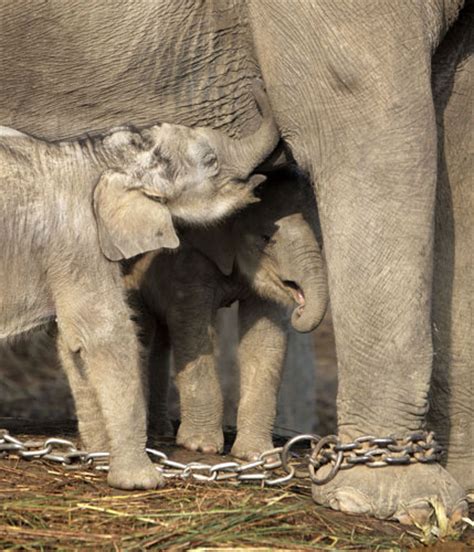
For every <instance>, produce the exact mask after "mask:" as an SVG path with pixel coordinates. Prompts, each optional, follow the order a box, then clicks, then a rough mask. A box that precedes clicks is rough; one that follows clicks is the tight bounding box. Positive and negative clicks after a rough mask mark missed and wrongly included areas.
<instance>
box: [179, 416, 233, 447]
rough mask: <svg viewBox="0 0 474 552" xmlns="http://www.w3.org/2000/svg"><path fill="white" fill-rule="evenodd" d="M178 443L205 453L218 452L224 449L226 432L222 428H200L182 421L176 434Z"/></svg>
mask: <svg viewBox="0 0 474 552" xmlns="http://www.w3.org/2000/svg"><path fill="white" fill-rule="evenodd" d="M176 443H177V444H178V445H180V446H182V447H184V448H186V449H188V450H194V451H198V450H199V451H201V452H204V453H205V454H218V453H219V452H222V451H223V449H224V433H223V432H222V428H218V429H207V428H205V427H200V428H199V429H197V428H195V427H192V426H190V425H187V424H186V423H182V424H181V425H180V426H179V429H178V434H177V435H176Z"/></svg>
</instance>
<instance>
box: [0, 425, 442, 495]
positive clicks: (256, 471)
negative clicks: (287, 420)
mask: <svg viewBox="0 0 474 552" xmlns="http://www.w3.org/2000/svg"><path fill="white" fill-rule="evenodd" d="M302 443H306V444H307V445H306V448H305V449H302V448H301V445H302ZM296 448H297V449H298V451H296V450H295V449H296ZM146 451H147V452H148V454H149V455H150V456H151V457H152V459H153V461H154V462H155V463H156V467H157V470H159V471H160V472H161V473H162V474H163V477H165V478H168V479H175V478H178V479H183V480H188V479H193V480H195V481H201V482H210V481H216V482H220V481H234V482H238V483H240V482H258V483H260V484H262V485H267V486H274V485H282V484H284V483H288V482H289V481H291V480H292V479H294V478H307V477H308V475H309V477H310V479H311V481H312V482H313V483H314V484H316V485H324V484H325V483H328V482H329V481H331V480H332V479H334V477H335V476H336V475H337V473H338V472H339V471H340V470H347V469H351V468H353V467H355V466H358V465H363V466H367V467H369V468H379V467H387V466H407V465H410V464H413V463H416V462H420V463H427V464H428V463H434V462H439V460H440V458H441V455H442V448H441V446H440V445H439V444H438V443H437V442H436V440H435V437H434V434H433V432H417V433H411V434H410V435H408V436H407V437H404V438H402V439H395V438H393V437H383V438H381V437H374V436H372V435H364V436H362V437H358V438H357V439H354V441H352V442H350V443H343V442H341V441H340V440H339V438H338V437H337V436H336V435H328V436H326V437H320V436H319V435H312V434H304V435H297V436H295V437H292V438H291V439H289V440H288V441H287V442H286V444H285V445H284V446H283V447H276V448H273V449H270V450H267V451H265V452H263V453H262V454H260V456H259V457H258V459H257V460H255V461H253V462H247V463H242V462H236V461H225V462H220V463H217V464H206V463H202V462H189V463H187V464H184V463H182V462H177V461H176V460H171V459H170V458H169V457H168V455H167V454H165V453H164V452H162V451H159V450H156V449H153V448H147V449H146ZM9 457H18V458H21V459H25V460H33V459H35V460H47V461H49V462H53V463H57V464H60V465H62V466H64V467H65V468H66V469H90V468H91V469H94V470H97V471H107V470H108V468H109V466H108V459H109V453H108V452H87V451H84V450H80V449H78V448H77V447H76V445H75V444H74V443H73V442H72V441H69V440H67V439H60V438H56V437H50V438H48V439H45V440H44V441H33V440H31V441H21V440H20V439H18V438H16V437H14V436H12V435H10V433H9V432H8V431H7V430H4V429H0V458H9ZM324 466H328V468H327V473H326V475H324V476H323V477H320V476H318V472H319V470H320V469H321V468H323V467H324Z"/></svg>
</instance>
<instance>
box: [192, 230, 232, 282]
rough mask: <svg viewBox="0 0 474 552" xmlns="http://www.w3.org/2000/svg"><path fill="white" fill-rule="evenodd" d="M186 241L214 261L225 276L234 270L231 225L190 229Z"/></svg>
mask: <svg viewBox="0 0 474 552" xmlns="http://www.w3.org/2000/svg"><path fill="white" fill-rule="evenodd" d="M185 237H186V241H187V242H188V243H190V244H191V245H192V246H193V247H194V248H195V249H197V250H198V251H200V252H201V253H202V254H203V255H204V256H205V257H207V258H208V259H209V260H210V261H212V262H213V263H214V264H215V265H216V266H217V268H218V269H219V270H220V271H221V272H222V274H224V275H225V276H229V275H230V274H231V273H232V270H233V268H234V260H235V246H234V242H233V239H232V225H231V223H229V222H227V223H220V224H217V225H216V226H212V227H208V228H189V229H188V230H187V231H186V234H185Z"/></svg>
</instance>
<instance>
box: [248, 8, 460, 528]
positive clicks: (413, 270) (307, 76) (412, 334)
mask: <svg viewBox="0 0 474 552" xmlns="http://www.w3.org/2000/svg"><path fill="white" fill-rule="evenodd" d="M426 6H427V4H425V3H423V4H422V3H420V4H413V5H412V4H410V6H407V4H405V3H392V4H391V5H390V9H387V3H386V2H379V1H374V2H371V3H370V14H364V13H363V10H361V9H360V4H358V3H353V2H341V3H339V2H338V3H337V9H336V7H335V3H334V2H332V1H329V0H328V1H325V0H319V1H318V2H315V3H310V2H301V3H294V2H291V3H288V2H285V1H284V0H283V1H277V0H271V1H264V0H258V1H256V2H254V3H252V4H251V10H250V19H251V22H252V26H253V32H254V39H255V43H256V50H257V55H258V58H259V63H260V66H261V68H262V73H263V76H264V79H265V82H266V84H267V89H268V93H269V96H270V100H271V102H272V106H273V107H274V110H275V115H276V118H277V122H278V124H279V126H280V128H281V130H282V132H283V134H284V136H285V138H286V139H287V141H288V143H289V144H290V146H291V147H292V150H293V153H294V155H295V157H296V159H297V161H298V162H299V163H300V164H301V165H302V166H303V167H304V168H305V169H307V170H308V172H310V174H311V175H312V177H313V179H314V180H315V182H316V187H317V197H318V201H319V203H320V215H321V222H322V229H323V237H324V242H325V250H326V260H327V265H328V276H329V290H330V297H331V306H332V312H333V317H334V326H335V336H336V346H337V354H338V370H339V374H338V378H339V391H338V426H339V435H340V437H341V439H343V440H344V441H352V440H353V439H354V438H356V437H360V436H361V435H366V434H371V435H376V436H380V437H383V436H387V435H393V436H400V437H403V436H406V435H408V434H410V433H411V432H413V431H417V430H420V429H423V428H424V427H425V416H426V411H427V407H428V390H429V385H430V377H431V365H432V352H433V351H432V343H431V329H430V300H431V277H432V248H433V211H434V197H435V181H436V127H435V117H434V109H433V100H432V95H431V86H430V56H431V48H432V47H434V45H433V44H432V43H430V40H431V39H434V38H433V37H435V36H436V28H438V29H440V28H441V22H440V21H438V20H437V19H436V18H435V12H434V11H432V12H430V13H429V14H426V13H424V12H425V9H426ZM405 11H407V12H409V13H403V12H405ZM398 12H400V13H398ZM425 16H426V17H425ZM428 16H429V17H428ZM439 16H440V17H442V14H439ZM430 18H431V19H433V20H435V19H436V20H435V21H434V23H436V24H437V23H439V26H438V27H436V25H433V28H430V29H427V28H426V25H427V24H428V23H425V21H430ZM296 106H298V108H296ZM313 495H314V498H315V500H316V501H317V502H320V503H323V504H327V505H329V506H331V507H333V508H335V509H341V510H343V511H347V512H354V513H362V512H365V513H370V514H372V515H375V516H377V517H381V518H395V519H400V520H402V521H410V520H412V519H413V518H416V517H418V518H424V517H425V516H426V515H427V514H429V513H430V512H431V507H430V504H429V498H430V497H432V496H439V498H440V499H441V500H442V502H443V503H444V504H445V506H446V508H447V510H448V511H449V512H451V513H453V515H454V516H455V517H459V515H460V514H461V513H462V512H464V511H465V507H466V504H465V502H463V501H462V496H463V492H462V489H461V488H460V487H459V485H458V484H457V483H456V481H455V480H454V479H453V478H452V477H451V476H450V475H449V473H448V472H446V471H445V470H444V469H443V468H441V467H440V466H439V465H422V464H417V465H412V466H409V467H389V468H388V467H387V468H384V469H380V470H371V469H369V468H367V467H356V468H353V469H351V470H348V471H344V472H339V474H338V475H337V476H336V478H335V479H334V480H333V481H332V482H331V483H329V484H326V485H325V486H322V487H314V493H313Z"/></svg>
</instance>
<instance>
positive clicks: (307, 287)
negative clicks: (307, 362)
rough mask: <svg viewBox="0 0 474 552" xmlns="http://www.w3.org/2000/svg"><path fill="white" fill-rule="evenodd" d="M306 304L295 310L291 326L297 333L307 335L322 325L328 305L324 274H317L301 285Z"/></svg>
mask: <svg viewBox="0 0 474 552" xmlns="http://www.w3.org/2000/svg"><path fill="white" fill-rule="evenodd" d="M299 287H300V288H301V291H302V293H303V298H304V302H302V303H300V305H299V306H298V307H296V308H295V309H294V310H293V313H292V315H291V325H292V326H293V328H294V329H295V330H296V331H297V332H301V333H306V332H311V331H313V330H314V329H316V328H317V327H318V326H319V324H320V323H321V321H322V319H323V317H324V313H325V312H326V308H327V305H328V290H327V283H326V278H325V277H324V276H323V274H316V275H314V276H313V277H312V278H308V279H307V281H305V282H301V283H300V284H299Z"/></svg>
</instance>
